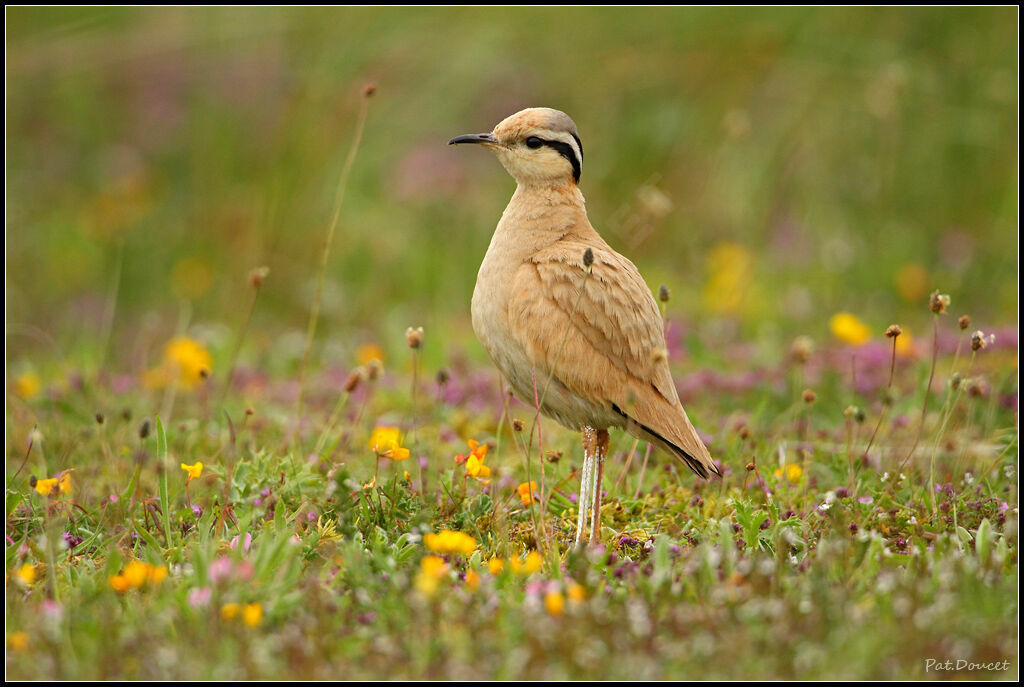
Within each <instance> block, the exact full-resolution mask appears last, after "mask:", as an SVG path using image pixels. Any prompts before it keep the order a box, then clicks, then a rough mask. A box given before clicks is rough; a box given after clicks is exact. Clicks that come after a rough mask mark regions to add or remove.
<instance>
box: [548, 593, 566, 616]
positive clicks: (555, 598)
mask: <svg viewBox="0 0 1024 687" xmlns="http://www.w3.org/2000/svg"><path fill="white" fill-rule="evenodd" d="M544 608H545V609H546V610H547V612H548V613H550V614H551V615H562V613H563V612H564V611H565V597H564V596H562V595H561V594H560V593H559V592H548V593H547V594H545V595H544Z"/></svg>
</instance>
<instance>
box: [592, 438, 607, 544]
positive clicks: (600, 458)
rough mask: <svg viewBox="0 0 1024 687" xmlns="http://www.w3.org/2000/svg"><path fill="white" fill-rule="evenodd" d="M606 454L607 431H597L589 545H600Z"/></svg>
mask: <svg viewBox="0 0 1024 687" xmlns="http://www.w3.org/2000/svg"><path fill="white" fill-rule="evenodd" d="M607 454H608V430H607V429H599V430H597V436H596V437H595V438H594V463H595V465H594V468H593V470H594V488H593V491H592V492H591V503H592V504H593V508H594V519H593V520H592V521H591V524H590V543H591V544H600V543H601V480H602V479H604V457H605V456H606V455H607Z"/></svg>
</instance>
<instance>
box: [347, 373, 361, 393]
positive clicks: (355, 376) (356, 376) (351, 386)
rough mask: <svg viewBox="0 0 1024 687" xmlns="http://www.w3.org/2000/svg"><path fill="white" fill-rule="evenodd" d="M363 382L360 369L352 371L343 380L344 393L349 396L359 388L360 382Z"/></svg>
mask: <svg viewBox="0 0 1024 687" xmlns="http://www.w3.org/2000/svg"><path fill="white" fill-rule="evenodd" d="M362 381H363V371H362V369H355V370H352V372H350V373H349V374H348V377H347V378H346V379H345V393H347V394H350V393H352V392H353V391H355V390H356V389H358V388H359V384H360V382H362Z"/></svg>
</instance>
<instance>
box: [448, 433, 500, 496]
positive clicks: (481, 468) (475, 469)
mask: <svg viewBox="0 0 1024 687" xmlns="http://www.w3.org/2000/svg"><path fill="white" fill-rule="evenodd" d="M468 443H469V449H470V454H469V456H468V457H466V456H463V455H462V454H461V453H460V454H459V455H457V456H456V457H455V462H456V463H457V464H461V463H462V462H465V464H466V473H467V474H468V475H469V476H470V477H472V478H474V479H476V480H477V481H479V482H480V483H482V484H485V485H486V484H490V480H489V479H487V478H488V477H490V476H491V468H490V467H489V466H487V465H485V464H484V460H485V459H486V458H487V448H488V447H487V444H481V443H480V442H479V441H475V440H473V439H470V440H469V442H468Z"/></svg>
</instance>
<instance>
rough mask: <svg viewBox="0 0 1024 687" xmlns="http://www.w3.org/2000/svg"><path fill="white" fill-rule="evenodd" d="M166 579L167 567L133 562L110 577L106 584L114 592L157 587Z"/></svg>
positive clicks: (137, 561)
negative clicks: (108, 584)
mask: <svg viewBox="0 0 1024 687" xmlns="http://www.w3.org/2000/svg"><path fill="white" fill-rule="evenodd" d="M166 578H167V566H165V565H160V566H156V565H152V564H150V563H144V562H143V561H139V560H133V561H131V562H130V563H128V565H126V566H124V569H123V570H122V571H121V572H120V573H118V574H117V575H111V576H110V578H109V580H108V582H109V583H110V586H111V587H112V588H113V589H114V591H116V592H121V593H123V592H126V591H128V590H129V589H139V588H141V587H143V586H147V585H148V586H153V587H156V586H159V585H160V583H162V582H163V581H164V580H165V579H166Z"/></svg>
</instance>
